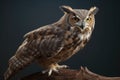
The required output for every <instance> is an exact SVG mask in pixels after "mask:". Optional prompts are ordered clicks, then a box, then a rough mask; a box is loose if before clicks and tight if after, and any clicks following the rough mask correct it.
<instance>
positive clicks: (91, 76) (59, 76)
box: [20, 67, 120, 80]
mask: <svg viewBox="0 0 120 80" xmlns="http://www.w3.org/2000/svg"><path fill="white" fill-rule="evenodd" d="M20 80H120V77H105V76H101V75H99V74H96V73H93V72H91V71H90V70H88V69H87V68H86V67H85V68H83V67H81V69H80V70H72V69H60V70H59V73H56V72H53V73H52V75H51V76H48V74H47V73H45V74H42V73H41V72H37V73H34V74H31V75H28V76H25V77H23V78H21V79H20Z"/></svg>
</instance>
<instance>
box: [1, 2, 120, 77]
mask: <svg viewBox="0 0 120 80" xmlns="http://www.w3.org/2000/svg"><path fill="white" fill-rule="evenodd" d="M117 3H119V2H116V1H115V0H0V10H1V12H0V75H1V78H2V75H3V73H4V72H5V70H6V69H7V66H8V65H7V64H8V60H9V58H10V57H11V56H13V55H14V53H15V51H16V50H17V48H18V47H19V45H20V44H21V43H22V41H23V40H24V39H23V35H24V34H25V33H27V32H29V31H31V30H33V29H36V28H38V27H40V26H44V25H47V24H51V23H53V22H55V21H57V20H58V19H59V18H60V17H61V16H62V15H63V12H62V11H61V10H60V9H59V6H61V5H69V6H71V7H73V8H85V9H89V8H90V7H92V6H97V7H98V8H99V12H98V13H97V15H96V25H95V30H94V32H93V34H92V38H91V40H90V42H89V43H88V44H87V45H86V47H85V48H84V49H83V50H81V51H79V53H77V54H76V55H74V56H73V57H72V58H70V59H69V60H67V61H66V62H63V63H61V64H67V65H69V66H70V68H73V69H79V68H80V66H87V67H88V69H90V70H91V71H93V72H95V73H97V74H101V75H104V76H120V42H119V41H120V39H119V38H120V31H119V29H120V26H119V24H120V22H119V18H118V17H119V6H118V5H117ZM38 71H41V67H39V66H38V65H36V64H32V65H30V66H29V67H27V68H25V69H24V70H22V71H21V72H20V73H18V74H17V76H16V78H19V77H21V76H25V75H28V74H31V73H34V72H38Z"/></svg>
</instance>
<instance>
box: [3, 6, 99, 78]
mask: <svg viewBox="0 0 120 80" xmlns="http://www.w3.org/2000/svg"><path fill="white" fill-rule="evenodd" d="M60 9H61V10H62V11H63V12H64V15H63V16H62V17H61V18H60V19H59V20H58V21H57V22H55V23H53V24H49V25H46V26H42V27H40V28H38V29H35V30H33V31H30V32H28V33H27V34H25V35H24V41H23V43H22V44H21V45H20V47H19V48H18V49H17V51H16V53H15V55H14V56H12V57H11V58H10V59H9V61H8V69H7V70H6V72H5V73H4V78H5V80H8V79H10V78H11V77H12V76H13V75H15V74H16V73H17V72H19V71H20V70H22V69H23V68H25V67H27V66H28V65H29V64H31V63H33V62H37V63H38V64H39V65H40V66H41V67H43V68H44V69H45V70H44V71H43V73H46V72H47V73H48V76H50V75H51V74H52V71H54V72H58V73H59V69H61V68H67V65H59V64H58V63H59V62H63V61H65V60H67V59H69V58H70V57H71V56H73V55H74V54H76V53H77V52H78V51H79V50H81V49H82V48H83V47H84V46H85V45H86V43H87V42H88V41H89V39H90V36H91V34H92V32H93V30H94V25H95V14H96V13H97V11H98V8H97V7H91V8H90V9H89V10H87V9H72V8H71V7H70V6H65V5H63V6H60Z"/></svg>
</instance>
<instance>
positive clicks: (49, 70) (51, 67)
mask: <svg viewBox="0 0 120 80" xmlns="http://www.w3.org/2000/svg"><path fill="white" fill-rule="evenodd" d="M62 68H68V66H67V65H58V64H51V65H50V66H49V68H48V69H47V70H44V71H42V73H46V72H48V76H50V75H51V74H52V71H54V72H57V73H58V69H62Z"/></svg>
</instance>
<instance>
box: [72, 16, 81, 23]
mask: <svg viewBox="0 0 120 80" xmlns="http://www.w3.org/2000/svg"><path fill="white" fill-rule="evenodd" d="M72 20H75V21H76V22H78V21H79V20H80V19H79V17H78V16H73V17H72Z"/></svg>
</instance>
